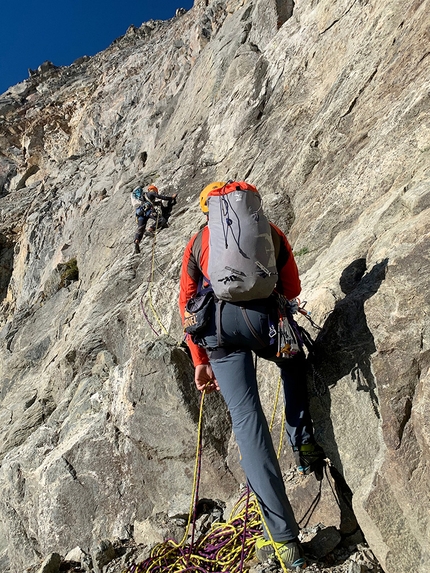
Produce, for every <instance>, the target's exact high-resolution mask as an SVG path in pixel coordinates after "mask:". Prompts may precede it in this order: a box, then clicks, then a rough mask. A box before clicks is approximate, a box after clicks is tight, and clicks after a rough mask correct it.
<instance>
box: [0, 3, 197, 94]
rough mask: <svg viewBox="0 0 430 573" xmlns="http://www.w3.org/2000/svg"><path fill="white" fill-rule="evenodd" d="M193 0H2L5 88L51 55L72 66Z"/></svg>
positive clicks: (0, 50) (0, 78) (0, 62)
mask: <svg viewBox="0 0 430 573" xmlns="http://www.w3.org/2000/svg"><path fill="white" fill-rule="evenodd" d="M192 5H193V0H162V1H160V0H159V1H158V2H157V1H156V0H155V2H154V0H3V2H2V7H1V10H0V13H1V33H0V94H2V93H3V92H5V91H6V90H7V89H8V88H9V87H10V86H13V85H15V84H17V83H19V82H21V81H23V80H25V79H26V78H28V69H29V68H31V69H36V68H37V67H38V66H39V65H40V64H42V63H43V62H44V61H46V60H49V61H51V62H52V63H53V64H55V65H56V66H68V65H69V64H71V63H72V62H73V61H74V60H76V58H79V57H80V56H93V55H94V54H96V53H97V52H100V51H101V50H104V49H105V48H107V47H108V46H109V45H110V44H111V43H112V42H113V41H114V40H115V39H116V38H118V37H119V36H122V35H123V34H125V32H126V31H127V28H128V27H129V26H130V25H131V24H134V25H135V26H140V25H141V24H142V22H146V21H148V20H150V19H151V18H153V19H154V20H167V19H169V18H172V17H173V16H174V15H175V12H176V9H177V8H186V9H187V10H188V9H190V8H191V7H192Z"/></svg>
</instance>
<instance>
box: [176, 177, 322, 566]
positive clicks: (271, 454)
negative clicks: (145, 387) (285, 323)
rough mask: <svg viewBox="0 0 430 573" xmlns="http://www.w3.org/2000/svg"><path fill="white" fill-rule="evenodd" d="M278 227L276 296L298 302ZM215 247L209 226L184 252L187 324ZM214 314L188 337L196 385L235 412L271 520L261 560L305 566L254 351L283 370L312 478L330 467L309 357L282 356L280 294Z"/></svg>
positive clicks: (293, 440)
mask: <svg viewBox="0 0 430 573" xmlns="http://www.w3.org/2000/svg"><path fill="white" fill-rule="evenodd" d="M216 185H217V183H213V184H211V185H209V186H207V187H206V188H205V189H204V190H203V191H202V193H201V195H200V205H201V207H202V210H203V212H204V213H206V214H208V208H207V205H206V198H207V195H208V189H214V188H215V187H216ZM218 185H220V186H221V187H222V185H225V184H223V183H219V184H218ZM270 230H271V235H272V239H273V246H274V249H275V257H276V268H277V272H278V280H277V284H276V288H275V291H276V292H277V293H278V294H279V295H282V296H283V297H286V299H288V300H291V299H295V298H296V297H297V296H298V295H299V293H300V288H301V286H300V279H299V273H298V269H297V265H296V262H295V260H294V256H293V252H292V249H291V246H290V244H289V242H288V240H287V238H286V236H285V235H284V234H283V233H282V231H281V230H280V229H279V228H278V227H276V226H275V225H274V224H272V223H270ZM209 249H210V245H209V227H208V226H205V227H203V229H201V230H200V231H199V232H198V233H196V234H195V235H194V236H193V237H192V238H191V239H190V241H189V242H188V244H187V246H186V248H185V252H184V255H183V260H182V271H181V278H180V293H179V310H180V314H181V317H182V320H183V321H184V312H185V307H186V305H187V302H188V301H189V300H190V299H191V298H192V297H194V295H196V293H197V292H200V291H201V290H202V288H205V287H207V286H209V287H210V276H208V261H209ZM215 308H216V309H217V310H215ZM213 309H214V310H212V311H211V314H212V316H210V319H209V322H208V323H207V326H204V331H203V333H200V334H199V335H198V338H197V337H195V338H194V340H192V338H191V336H190V335H187V337H186V341H187V344H188V346H189V349H190V353H191V357H192V360H193V363H194V367H195V376H194V378H195V383H196V387H197V389H198V390H200V391H203V390H205V391H206V392H211V391H214V390H220V391H221V393H222V395H223V397H224V399H225V401H226V404H227V407H228V409H229V411H230V414H231V419H232V425H233V431H234V434H235V437H236V441H237V444H238V446H239V450H240V453H241V465H242V467H243V469H244V471H245V474H246V477H247V481H248V484H249V486H250V488H251V489H252V490H253V492H254V493H255V495H256V498H257V501H258V503H259V506H260V509H261V512H262V516H263V530H264V536H263V537H261V538H259V539H257V541H256V553H257V557H258V558H259V559H260V561H265V560H266V559H268V558H273V557H274V556H275V552H276V554H277V555H280V556H281V558H282V561H283V563H284V564H285V565H286V566H287V567H291V568H295V567H303V566H304V565H305V559H304V556H303V553H302V550H301V546H300V543H299V542H298V539H297V535H298V532H299V528H298V525H297V522H296V520H295V517H294V513H293V510H292V508H291V505H290V502H289V500H288V497H287V494H286V491H285V485H284V482H283V479H282V474H281V470H280V467H279V462H278V459H277V456H276V452H275V449H274V447H273V443H272V439H271V436H270V431H269V427H268V424H267V420H266V418H265V416H264V413H263V409H262V406H261V402H260V397H259V393H258V386H257V379H256V372H255V366H254V361H253V358H252V351H253V352H255V353H256V354H257V355H258V356H260V357H263V358H266V359H268V360H271V361H274V362H275V363H276V364H277V365H278V366H279V368H280V372H281V378H282V382H283V387H284V403H285V415H286V432H287V437H288V440H289V443H290V445H291V446H292V448H293V451H294V452H295V457H296V460H297V462H298V466H299V467H298V469H299V471H300V472H301V473H303V474H309V473H311V472H313V471H315V472H317V470H318V471H319V470H321V469H322V463H323V451H322V449H321V448H320V446H318V444H316V442H315V440H314V436H313V426H312V420H311V417H310V414H309V409H308V398H307V390H306V370H305V355H304V352H303V350H300V351H299V352H298V354H297V355H295V356H294V357H290V358H288V359H286V358H283V357H282V356H279V353H277V344H276V343H274V342H275V341H276V338H275V336H277V330H276V329H277V328H278V308H277V297H276V296H273V295H271V296H270V297H269V298H267V299H259V300H251V301H246V302H236V303H233V302H228V301H222V302H221V303H219V302H216V303H215V304H214V305H213ZM319 479H320V478H319Z"/></svg>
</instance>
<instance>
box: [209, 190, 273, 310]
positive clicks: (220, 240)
mask: <svg viewBox="0 0 430 573" xmlns="http://www.w3.org/2000/svg"><path fill="white" fill-rule="evenodd" d="M207 205H208V209H209V221H208V227H209V261H208V274H209V278H210V282H211V285H212V288H213V290H214V293H215V295H216V296H217V297H218V298H219V299H221V300H226V301H230V302H239V301H247V300H253V299H260V298H267V297H269V296H270V295H271V294H272V292H273V289H274V288H275V285H276V282H277V280H278V272H277V269H276V259H275V249H274V246H273V240H272V233H271V229H270V224H269V221H268V219H267V217H266V216H265V214H264V212H263V207H262V200H261V197H260V195H259V193H258V191H257V189H256V188H255V187H254V186H253V185H250V184H249V183H246V182H245V181H233V182H228V183H226V185H224V187H222V188H220V189H215V190H213V191H211V192H210V193H209V194H208V197H207Z"/></svg>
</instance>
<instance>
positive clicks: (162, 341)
mask: <svg viewBox="0 0 430 573" xmlns="http://www.w3.org/2000/svg"><path fill="white" fill-rule="evenodd" d="M429 9H430V5H429V2H428V0H406V2H400V1H397V0H394V1H388V0H382V1H379V2H376V0H338V1H337V2H330V1H329V0H311V1H309V2H296V3H294V2H292V1H287V0H286V1H278V0H276V2H275V1H274V0H270V1H269V2H267V0H266V1H265V2H263V0H225V1H223V0H219V1H216V2H215V1H214V2H208V1H205V2H203V1H202V0H199V1H197V0H196V3H195V6H194V7H193V9H192V10H190V11H189V12H186V13H183V11H178V13H177V16H176V17H175V18H173V19H172V20H170V21H167V22H161V21H150V22H146V23H144V24H142V26H141V27H140V28H134V27H131V28H130V29H129V30H128V31H127V33H126V34H125V35H124V36H123V37H122V38H119V39H118V40H117V41H115V42H114V43H113V44H112V45H111V46H110V47H109V48H108V49H107V50H105V51H104V52H101V53H100V54H97V55H96V56H94V57H92V58H80V59H79V60H77V61H76V62H75V63H74V64H72V65H71V66H69V67H66V68H58V67H56V66H54V65H52V64H50V65H42V66H40V67H39V69H38V70H37V71H36V72H32V73H31V76H30V78H29V79H28V80H26V81H25V82H23V83H21V84H19V85H17V86H14V87H13V88H11V89H10V90H8V92H6V93H5V94H3V95H2V96H1V97H0V146H1V153H0V210H1V223H0V245H1V254H0V300H1V301H2V302H1V308H2V314H1V318H0V320H1V325H0V326H1V328H2V330H1V332H0V344H1V350H0V360H1V402H0V420H1V425H0V456H1V468H0V485H1V488H0V492H1V493H0V500H1V504H0V511H1V520H0V552H1V560H0V564H1V566H0V568H1V569H2V570H3V571H11V572H22V571H23V570H25V568H26V567H29V566H32V565H36V564H40V563H41V562H42V560H43V558H44V557H45V556H47V555H49V554H50V553H58V554H60V555H63V556H64V555H66V554H67V553H68V552H69V551H70V550H72V549H74V548H75V547H77V546H79V547H81V548H83V549H84V550H85V551H90V550H91V549H92V548H94V547H96V546H97V543H99V542H100V541H101V540H109V539H110V540H112V541H113V540H115V539H131V538H133V534H134V533H133V532H134V531H136V532H137V531H142V530H145V528H147V525H148V523H149V521H148V520H150V519H152V518H154V516H156V515H159V514H163V513H164V514H166V515H167V516H170V517H172V516H178V515H184V514H186V513H187V511H188V505H187V504H188V497H187V496H185V499H184V493H188V492H191V488H192V482H193V468H194V457H195V441H196V433H197V423H198V415H199V396H198V395H197V393H196V391H195V389H194V386H193V371H192V367H191V365H190V362H189V360H188V357H187V355H186V353H185V351H184V349H183V348H182V347H181V346H180V343H181V341H182V331H181V325H180V321H179V317H178V312H177V304H176V299H177V293H178V278H179V273H180V261H181V255H182V251H183V248H184V246H185V244H186V242H187V240H188V239H189V237H190V236H191V234H192V233H193V232H195V231H196V230H197V229H198V227H199V225H200V224H201V223H202V222H203V217H202V215H201V213H200V212H199V207H198V195H199V192H200V190H201V189H202V188H203V187H204V186H205V185H206V184H208V183H209V182H210V181H217V180H227V179H235V178H239V179H247V180H248V181H249V182H251V183H253V184H254V185H256V186H257V187H258V188H259V189H260V191H261V193H262V195H263V198H264V203H265V209H266V211H267V213H268V214H269V216H270V217H271V218H272V220H274V222H275V223H277V224H279V225H280V226H281V227H282V228H283V229H284V230H285V231H286V232H287V233H288V236H289V238H290V241H291V243H292V245H293V247H294V251H295V253H296V256H297V261H298V265H299V268H300V272H301V277H302V286H303V293H302V295H303V296H302V298H303V300H305V299H306V300H307V301H308V302H307V307H306V308H308V309H309V310H311V311H312V317H313V319H314V320H315V322H316V323H318V324H319V325H321V326H322V330H321V331H317V330H313V331H312V334H313V336H314V337H316V338H317V342H318V344H317V351H316V364H317V370H316V372H315V374H314V376H311V377H310V380H309V383H310V394H311V402H312V412H313V416H314V420H315V428H316V436H317V439H318V441H319V442H320V443H321V445H323V447H324V449H325V450H326V452H327V454H328V455H329V457H330V459H331V460H332V462H333V464H334V467H335V468H336V471H337V472H338V473H339V475H341V476H343V479H344V480H345V483H346V484H347V486H348V488H349V489H350V491H351V492H352V494H353V497H352V503H353V509H354V512H355V516H356V518H357V520H358V523H359V525H360V528H361V529H362V531H363V533H364V535H365V537H366V540H367V542H368V543H369V545H370V547H371V549H372V550H373V552H374V553H375V555H376V556H377V558H378V559H379V562H380V563H381V565H382V567H383V568H384V571H385V573H407V572H411V573H412V572H414V573H427V572H428V570H429V567H430V543H429V542H430V539H429V533H428V532H429V531H430V523H429V515H430V499H429V494H428V491H429V489H428V483H429V480H430V472H429V464H430V440H429V436H430V417H429V414H428V412H429V403H430V393H429V387H430V375H429V358H430V356H429V344H430V322H429V317H428V312H429V302H430V300H429V288H428V286H429V285H428V282H429V281H428V277H429V275H430V263H429V250H430V234H429V233H430V222H429V221H430V219H429V215H430V113H429V112H430V99H429V76H428V64H429V51H428V45H429V39H430V38H429V26H428V13H429ZM151 182H154V183H155V184H156V185H157V186H158V187H159V189H160V190H161V191H162V192H165V193H173V192H174V191H178V192H179V200H178V204H177V206H176V207H175V209H174V214H173V216H172V218H171V220H170V223H171V224H170V228H169V229H166V230H163V231H161V232H160V233H159V234H158V235H157V236H156V241H155V242H153V241H152V240H151V239H149V238H145V239H144V241H143V242H142V244H141V249H142V253H141V255H134V254H133V245H132V240H133V234H134V227H135V221H134V214H133V210H132V208H131V203H130V198H129V195H130V191H131V190H132V189H133V188H134V186H136V185H137V184H138V183H142V184H146V185H147V184H149V183H151ZM303 320H304V319H303ZM306 325H307V323H305V326H306ZM259 368H260V371H261V380H262V392H263V396H264V398H265V404H266V405H267V408H268V410H269V409H270V407H271V399H272V394H273V384H274V380H273V377H274V376H276V374H275V373H273V372H272V371H271V370H270V369H269V368H268V367H267V366H266V365H262V364H260V365H259ZM229 437H230V427H229V422H228V416H227V415H226V411H225V407H224V405H223V402H222V400H221V398H220V397H219V396H217V397H214V396H210V397H208V402H207V420H206V421H205V443H204V456H205V460H206V462H205V463H203V471H202V483H201V490H202V492H203V493H202V494H203V495H204V496H206V497H208V498H211V497H212V498H220V499H228V498H229V497H231V496H232V495H234V494H235V492H236V491H237V487H238V482H240V480H241V479H242V478H241V474H240V471H239V469H238V468H237V467H235V466H234V464H235V463H236V464H237V461H236V462H234V461H233V458H234V457H235V456H233V455H232V452H234V444H233V442H232V440H229ZM289 455H290V454H289V453H288V452H286V455H285V458H284V461H283V464H284V465H285V467H288V464H289V461H288V460H289V458H288V456H289ZM294 495H295V494H292V498H293V497H294ZM297 495H298V494H297ZM300 503H302V502H301V501H300V500H299V499H298V501H297V507H301V506H300ZM319 518H320V519H321V516H320V517H319ZM326 525H333V523H332V522H331V523H327V524H326ZM334 525H336V526H337V525H338V524H334Z"/></svg>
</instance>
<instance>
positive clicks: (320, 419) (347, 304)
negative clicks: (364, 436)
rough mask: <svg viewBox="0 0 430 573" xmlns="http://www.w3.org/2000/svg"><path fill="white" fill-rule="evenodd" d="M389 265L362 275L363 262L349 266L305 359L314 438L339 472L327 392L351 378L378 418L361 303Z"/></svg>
mask: <svg viewBox="0 0 430 573" xmlns="http://www.w3.org/2000/svg"><path fill="white" fill-rule="evenodd" d="M387 263H388V260H387V259H386V260H384V261H382V262H380V263H378V264H376V265H374V267H373V268H372V269H371V270H370V271H369V272H368V273H366V260H365V259H357V260H355V261H353V262H352V263H351V264H350V265H348V266H347V267H346V269H345V270H344V271H343V272H342V274H341V277H340V279H339V284H340V287H341V289H342V292H343V293H344V294H345V297H344V298H343V299H342V300H339V301H338V302H337V303H336V304H335V307H334V309H333V311H332V312H331V314H330V315H329V316H328V318H327V319H326V321H325V323H324V325H323V327H322V329H321V331H320V332H319V334H318V336H317V338H316V340H315V343H314V349H313V351H312V353H311V355H310V356H309V362H310V376H309V380H308V382H309V395H310V399H311V410H312V416H313V418H314V425H315V433H316V438H317V441H318V434H323V435H324V442H326V443H327V445H328V442H330V444H329V445H330V454H331V456H332V457H333V458H334V459H332V462H333V463H334V465H335V466H336V468H337V469H338V471H339V472H341V473H343V472H342V464H341V461H340V457H339V454H338V450H337V447H336V440H335V434H334V431H333V427H332V423H331V418H330V412H331V399H330V392H329V391H328V389H329V388H330V387H333V386H335V385H336V384H337V383H338V381H339V380H341V379H342V378H343V377H345V376H347V375H350V376H351V378H352V380H353V381H355V383H356V390H357V392H367V393H368V395H369V400H370V401H371V404H372V407H373V411H374V413H375V416H376V417H378V418H379V417H380V413H379V402H378V396H377V393H376V383H375V379H374V376H373V374H372V370H371V365H370V356H371V354H373V353H374V352H375V351H376V347H375V343H374V339H373V336H372V333H371V331H370V330H369V327H368V326H367V321H366V315H365V312H364V303H365V301H366V300H368V299H369V298H370V297H372V296H373V295H374V294H375V293H376V292H377V291H378V289H379V287H380V285H381V283H382V281H383V280H384V279H385V273H386V268H387Z"/></svg>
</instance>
